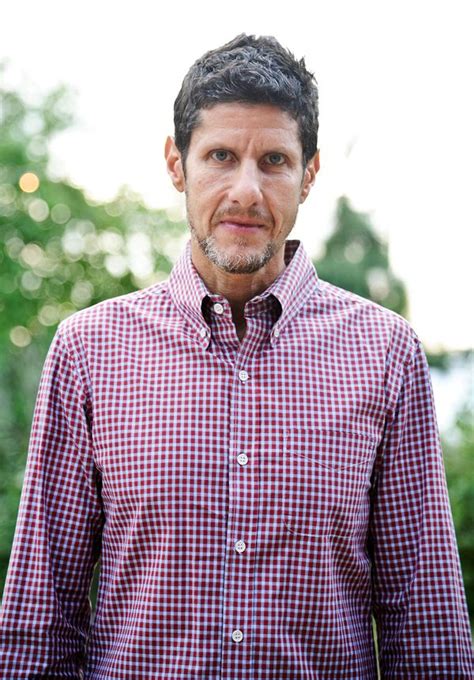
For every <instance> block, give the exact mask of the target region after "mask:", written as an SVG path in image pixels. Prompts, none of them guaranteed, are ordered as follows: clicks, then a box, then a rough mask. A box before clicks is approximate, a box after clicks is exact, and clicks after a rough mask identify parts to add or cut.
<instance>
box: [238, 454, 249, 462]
mask: <svg viewBox="0 0 474 680" xmlns="http://www.w3.org/2000/svg"><path fill="white" fill-rule="evenodd" d="M237 460H238V463H239V465H247V463H248V462H249V457H248V456H247V454H246V453H239V455H238V456H237Z"/></svg>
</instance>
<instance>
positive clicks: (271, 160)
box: [265, 152, 285, 165]
mask: <svg viewBox="0 0 474 680" xmlns="http://www.w3.org/2000/svg"><path fill="white" fill-rule="evenodd" d="M265 162H266V163H268V164H269V165H283V163H284V162H285V156H284V155H283V154H282V153H277V152H273V153H269V154H267V155H266V156H265Z"/></svg>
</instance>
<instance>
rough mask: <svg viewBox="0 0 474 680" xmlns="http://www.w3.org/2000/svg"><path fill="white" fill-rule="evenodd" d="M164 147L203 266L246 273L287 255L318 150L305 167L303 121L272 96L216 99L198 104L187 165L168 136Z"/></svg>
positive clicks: (314, 169) (195, 252) (314, 166)
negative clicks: (261, 100)
mask: <svg viewBox="0 0 474 680" xmlns="http://www.w3.org/2000/svg"><path fill="white" fill-rule="evenodd" d="M165 155H166V159H167V164H168V171H169V173H170V175H171V178H172V180H173V183H174V185H175V187H176V188H177V189H178V190H179V191H185V194H186V208H187V216H188V223H189V226H190V229H191V235H192V249H193V252H194V254H198V251H200V252H199V254H198V257H199V261H200V263H201V266H202V264H203V263H204V266H205V267H210V268H216V267H217V268H219V269H220V270H224V271H226V272H230V273H235V274H246V273H247V274H248V273H252V272H255V271H258V270H261V269H262V268H264V267H268V266H271V264H270V265H269V263H271V261H272V259H275V256H277V259H280V260H281V262H283V254H284V244H285V240H286V238H287V237H288V234H289V233H290V232H291V230H292V228H293V225H294V223H295V220H296V215H297V213H298V207H299V204H300V203H302V202H303V201H304V200H305V199H306V196H307V195H308V193H309V190H310V188H311V186H312V184H313V183H314V178H315V175H316V172H317V170H318V168H319V159H318V155H317V154H316V156H315V157H314V158H313V159H312V160H311V161H310V162H309V163H308V164H307V166H306V168H305V169H303V164H302V146H301V142H300V139H299V135H298V124H297V122H296V121H295V120H294V119H293V118H292V117H291V116H290V115H289V114H288V113H286V112H285V111H283V110H282V109H279V108H278V107H275V106H272V105H267V104H240V103H228V104H216V105H215V106H213V107H212V108H210V109H203V110H201V111H200V123H199V125H198V126H197V127H196V128H195V129H194V130H193V133H192V136H191V143H190V146H189V151H188V155H187V157H186V173H184V170H183V166H182V161H181V156H180V154H179V151H178V150H177V149H176V146H175V145H174V142H173V140H172V139H171V138H168V140H167V143H166V148H165ZM203 255H204V256H205V258H203V257H202V256H203ZM193 259H194V258H193Z"/></svg>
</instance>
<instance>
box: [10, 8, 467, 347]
mask: <svg viewBox="0 0 474 680" xmlns="http://www.w3.org/2000/svg"><path fill="white" fill-rule="evenodd" d="M473 14H474V11H473V6H472V3H471V2H468V1H461V0H453V1H451V2H449V3H448V2H436V0H432V1H431V2H426V1H425V0H412V1H411V2H408V1H406V0H400V1H399V2H396V3H395V2H385V1H384V0H378V2H374V1H369V0H358V1H357V2H349V1H347V2H342V1H340V0H331V1H329V0H326V2H318V1H317V0H313V2H311V3H310V2H301V1H300V0H295V1H293V2H291V3H285V4H281V5H277V4H276V3H275V2H268V1H267V0H261V1H260V2H258V3H257V2H255V0H252V1H249V0H241V1H240V2H238V3H222V2H215V1H213V0H201V2H199V3H186V2H181V3H166V4H164V3H162V4H161V6H160V5H159V3H158V2H156V0H155V2H146V1H145V0H134V2H120V0H117V1H116V2H113V3H112V2H110V1H108V0H103V1H102V2H101V3H98V2H92V1H91V0H82V2H81V3H77V2H76V3H71V2H64V0H62V2H58V1H57V0H43V2H41V3H38V2H33V0H24V1H23V2H21V3H12V2H10V3H8V4H6V5H5V6H4V7H3V8H2V26H1V29H0V61H3V60H5V59H8V61H9V67H8V70H7V74H6V81H7V84H8V85H12V86H14V87H16V88H19V89H21V91H23V92H24V93H29V94H28V96H33V95H34V93H41V92H43V93H45V92H47V91H48V90H49V89H51V88H53V87H55V86H57V85H58V84H60V83H64V84H66V85H68V86H69V87H70V88H71V90H72V91H73V92H74V102H75V103H74V108H75V117H76V123H75V125H74V127H73V128H72V129H70V130H68V131H65V132H64V133H61V134H60V135H58V136H57V138H56V139H55V140H54V141H53V143H52V145H51V153H52V159H53V160H52V165H51V169H52V171H53V172H54V173H55V175H56V176H58V177H63V178H68V179H69V180H70V181H72V182H74V183H75V184H77V185H79V186H81V187H83V188H84V189H85V190H86V192H87V194H88V195H89V196H90V197H91V198H94V199H97V200H108V199H111V198H113V196H114V195H115V194H116V192H117V190H118V188H119V187H120V186H121V185H123V184H127V185H129V186H130V187H131V188H132V189H134V190H135V191H137V192H138V193H140V194H141V195H142V196H143V198H144V199H145V201H146V203H147V204H148V205H150V206H152V207H159V208H166V209H167V210H169V212H170V215H172V216H176V217H177V216H181V215H182V216H184V205H183V199H182V195H180V194H177V193H176V192H175V190H174V189H173V188H172V186H171V183H170V180H169V178H168V176H167V173H166V170H165V164H164V159H163V146H164V141H165V138H166V136H167V135H168V134H173V125H172V108H173V102H174V99H175V97H176V94H177V92H178V90H179V87H180V84H181V81H182V78H183V77H184V75H185V73H186V71H187V69H188V68H189V66H190V65H191V63H192V62H193V61H194V60H195V59H196V58H197V57H199V56H200V55H201V54H202V53H203V52H205V51H206V50H208V49H211V48H214V47H217V46H219V45H221V44H223V43H224V42H227V41H228V40H230V39H231V38H233V37H234V36H235V35H236V34H238V33H240V32H245V33H249V34H257V35H274V36H275V37H277V38H278V40H280V42H281V43H282V44H283V45H285V46H286V47H288V48H290V49H291V50H292V51H293V52H294V53H295V55H296V56H297V57H303V56H304V57H305V60H306V64H307V66H308V68H309V69H310V70H311V71H313V72H314V73H315V75H316V78H317V80H318V83H319V87H320V109H321V113H320V133H319V146H320V154H321V170H320V172H319V174H318V177H317V181H316V185H315V187H314V189H313V191H312V193H311V195H310V197H309V199H308V200H307V201H306V203H305V204H304V205H303V206H302V207H301V209H300V214H299V216H298V221H297V225H296V227H295V230H294V232H293V236H294V237H295V238H300V239H302V240H303V242H304V244H305V246H306V248H307V250H308V251H309V252H310V254H311V255H314V256H316V255H318V252H319V249H320V248H321V245H322V243H323V241H324V239H325V238H327V236H328V234H329V233H330V231H331V228H332V224H333V213H334V208H335V203H336V200H337V198H338V196H341V195H343V194H344V195H346V196H348V197H349V199H350V201H351V203H352V205H353V206H354V207H355V208H356V209H357V210H361V211H363V212H366V213H367V214H368V215H369V216H370V219H371V220H372V223H373V225H374V227H375V229H376V230H377V232H378V233H380V234H381V235H382V236H383V237H384V238H385V239H386V240H387V241H388V243H389V253H390V261H391V264H392V268H393V269H394V271H395V273H396V274H397V275H398V276H399V277H401V278H402V279H403V280H404V282H405V284H406V285H407V288H408V293H409V299H410V315H409V318H410V322H411V323H412V326H413V327H414V329H415V331H416V332H417V334H418V335H419V337H420V338H421V340H422V341H423V343H424V345H425V347H426V348H427V349H429V350H437V349H442V348H444V349H466V348H469V347H472V344H473V337H474V315H473V314H472V302H471V298H472V293H473V292H474V291H473V279H472V273H471V267H472V262H473V259H474V254H473V248H472V246H473V231H474V230H473V226H474V225H473V217H472V212H473V211H472V184H473V179H474V177H473V172H472V168H473V159H474V133H473V121H474V98H473V94H472V91H473V87H472V64H473V63H474V47H473V45H474V42H473V41H472V37H471V33H472V31H471V28H472V25H473V21H472V16H471V15H473Z"/></svg>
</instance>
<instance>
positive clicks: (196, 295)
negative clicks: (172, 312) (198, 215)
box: [168, 240, 318, 345]
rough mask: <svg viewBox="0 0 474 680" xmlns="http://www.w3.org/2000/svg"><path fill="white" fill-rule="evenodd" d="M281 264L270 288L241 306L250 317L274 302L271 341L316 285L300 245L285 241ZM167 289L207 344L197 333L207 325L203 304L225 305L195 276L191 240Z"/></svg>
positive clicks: (223, 300) (314, 273)
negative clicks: (276, 305)
mask: <svg viewBox="0 0 474 680" xmlns="http://www.w3.org/2000/svg"><path fill="white" fill-rule="evenodd" d="M285 264H286V267H285V269H284V270H283V272H282V273H281V274H280V275H279V276H278V277H277V278H276V279H275V281H273V283H271V284H270V286H269V287H268V288H267V289H266V290H265V291H263V292H262V293H260V294H259V295H256V296H255V297H254V298H252V299H251V300H249V301H248V302H247V304H246V305H245V315H246V316H253V315H256V314H258V313H260V310H262V309H266V308H267V307H268V298H270V299H271V298H274V299H276V300H278V302H279V303H280V306H281V315H279V316H280V318H279V319H278V322H277V324H276V326H275V331H276V332H274V334H273V339H274V340H276V339H277V338H278V336H279V335H281V332H282V329H283V328H284V327H285V326H286V325H287V324H288V323H289V321H291V319H292V318H293V317H294V316H295V314H297V312H298V310H299V309H300V308H301V307H302V305H304V304H305V301H306V300H307V299H308V297H309V296H310V295H311V294H312V293H313V292H314V289H315V288H316V287H317V286H318V276H317V273H316V270H315V268H314V265H313V263H312V262H311V260H310V258H309V256H308V254H307V253H306V250H305V249H304V247H303V244H302V243H301V242H300V241H297V240H289V241H286V244H285ZM168 290H169V293H170V296H171V298H172V300H173V302H174V304H175V305H176V306H177V307H178V308H179V309H181V310H182V312H183V314H184V315H185V316H186V318H187V319H188V320H189V322H190V323H191V324H192V326H193V327H194V328H195V329H196V332H197V334H199V338H200V341H201V342H202V343H203V344H205V345H207V343H208V340H209V338H208V336H207V337H206V336H204V337H202V335H201V330H202V328H203V325H204V324H207V322H206V320H205V317H204V315H203V303H205V304H209V303H212V304H214V305H216V304H219V305H222V304H224V305H226V304H228V303H227V301H226V300H225V298H223V297H222V296H220V295H216V294H212V293H210V292H209V290H208V289H207V287H206V285H205V283H204V281H203V280H202V279H201V277H200V276H199V274H198V272H197V270H196V268H195V267H194V265H193V263H192V259H191V241H190V240H189V241H188V243H187V244H186V247H185V249H184V251H183V253H182V255H181V257H180V258H179V259H178V261H177V262H176V264H175V265H174V267H173V270H172V272H171V274H170V278H169V284H168Z"/></svg>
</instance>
